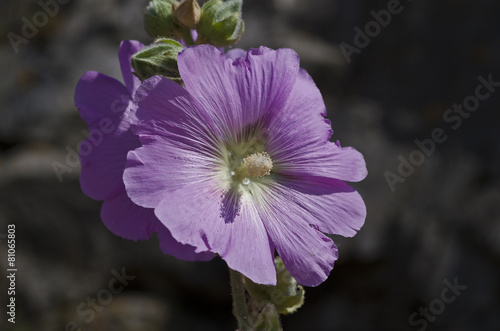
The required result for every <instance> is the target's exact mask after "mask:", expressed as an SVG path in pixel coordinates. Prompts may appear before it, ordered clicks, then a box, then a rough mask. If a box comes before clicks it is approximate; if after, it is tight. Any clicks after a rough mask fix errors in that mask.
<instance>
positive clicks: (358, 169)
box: [269, 137, 368, 182]
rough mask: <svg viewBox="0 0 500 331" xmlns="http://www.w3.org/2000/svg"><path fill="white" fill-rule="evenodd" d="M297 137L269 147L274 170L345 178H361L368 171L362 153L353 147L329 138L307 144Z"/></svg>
mask: <svg viewBox="0 0 500 331" xmlns="http://www.w3.org/2000/svg"><path fill="white" fill-rule="evenodd" d="M299 138H300V137H296V138H292V139H293V141H292V142H290V143H288V144H287V146H282V147H281V149H279V150H277V149H275V148H273V147H271V148H270V149H269V154H270V155H271V157H272V159H273V162H274V170H275V171H276V172H277V173H280V174H285V175H290V176H299V177H300V176H302V177H328V178H335V179H339V180H345V181H349V182H358V181H360V180H363V179H364V178H365V177H366V175H367V174H368V171H367V170H366V163H365V159H364V158H363V155H362V154H361V153H360V152H358V151H357V150H355V149H354V148H352V147H344V148H342V147H340V145H339V144H335V143H331V142H326V143H322V144H314V145H309V146H307V145H305V144H303V141H301V140H300V139H299Z"/></svg>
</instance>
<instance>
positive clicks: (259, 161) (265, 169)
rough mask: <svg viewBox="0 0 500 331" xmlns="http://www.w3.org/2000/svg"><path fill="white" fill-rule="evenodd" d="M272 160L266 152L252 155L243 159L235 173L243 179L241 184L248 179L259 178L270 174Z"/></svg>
mask: <svg viewBox="0 0 500 331" xmlns="http://www.w3.org/2000/svg"><path fill="white" fill-rule="evenodd" d="M272 169H273V160H271V157H270V156H269V154H267V153H266V152H259V153H253V154H250V155H248V156H247V157H245V158H244V159H243V160H242V161H241V163H240V165H239V166H238V168H237V169H236V173H237V174H238V175H239V176H240V177H241V178H243V181H242V182H243V184H245V182H247V183H248V179H250V178H260V177H264V176H267V175H270V174H271V170H272Z"/></svg>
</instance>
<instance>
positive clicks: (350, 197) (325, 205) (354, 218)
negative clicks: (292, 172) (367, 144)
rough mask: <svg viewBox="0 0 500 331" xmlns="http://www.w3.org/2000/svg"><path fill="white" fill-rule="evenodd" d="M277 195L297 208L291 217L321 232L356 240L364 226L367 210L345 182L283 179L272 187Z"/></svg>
mask: <svg viewBox="0 0 500 331" xmlns="http://www.w3.org/2000/svg"><path fill="white" fill-rule="evenodd" d="M272 186H273V194H275V195H279V196H280V199H282V200H283V201H287V203H290V204H294V205H296V206H297V208H295V209H294V210H293V211H294V212H296V213H297V214H291V213H289V215H290V217H292V215H293V217H294V218H296V219H300V220H303V221H304V222H306V223H308V224H310V225H314V226H316V227H317V228H318V229H319V230H321V231H323V232H326V233H330V234H338V235H342V236H344V237H352V236H354V235H355V234H356V232H357V231H358V230H359V229H360V228H361V227H362V226H363V224H364V222H365V218H366V206H365V203H364V202H363V199H362V198H361V196H360V195H359V193H358V192H356V191H355V190H354V189H353V188H352V187H350V186H349V185H348V184H346V183H345V182H343V181H340V180H337V179H330V178H322V177H286V176H280V177H278V178H277V179H276V182H275V183H273V184H272Z"/></svg>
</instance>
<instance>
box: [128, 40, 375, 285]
mask: <svg viewBox="0 0 500 331" xmlns="http://www.w3.org/2000/svg"><path fill="white" fill-rule="evenodd" d="M178 65H179V71H180V74H181V78H182V79H183V81H184V83H185V88H183V87H181V86H180V85H178V84H176V83H174V82H172V81H170V80H168V79H165V78H162V77H158V76H155V77H152V78H150V79H148V80H146V81H145V82H143V85H142V86H141V87H139V89H138V90H137V93H136V96H137V99H138V100H139V101H138V109H137V114H136V115H137V117H138V119H139V120H140V121H139V122H138V123H137V124H133V125H132V130H133V131H134V132H135V133H136V134H137V135H138V136H139V139H140V142H141V145H142V146H141V147H139V148H137V149H135V150H134V151H131V152H129V153H128V156H127V164H126V169H125V173H124V177H123V178H124V182H125V186H126V190H127V193H128V195H129V197H130V198H131V199H132V201H134V202H135V203H136V204H138V205H140V206H143V207H145V208H154V211H155V214H156V216H157V217H158V219H159V220H160V221H161V222H162V223H163V224H164V225H165V226H166V227H167V228H168V229H169V230H170V231H171V233H172V235H173V236H174V238H175V239H176V240H178V241H179V242H181V243H183V244H188V245H192V246H194V247H196V248H197V250H198V251H207V250H208V251H211V252H214V253H217V254H219V255H220V256H221V257H222V258H223V259H224V260H225V261H226V262H227V264H228V266H229V267H230V268H232V269H233V270H236V271H239V272H241V273H243V274H244V275H245V276H247V277H249V278H250V279H252V280H253V281H254V282H256V283H260V284H268V285H273V284H276V272H275V268H274V262H273V261H274V252H275V250H277V252H278V254H279V255H280V256H281V258H282V260H283V262H284V264H285V266H286V268H287V269H288V271H289V272H290V273H291V274H292V276H293V277H295V278H296V279H297V281H298V282H299V283H301V284H303V285H306V286H316V285H318V284H320V283H321V282H323V281H324V280H325V279H326V278H327V277H328V274H329V273H330V271H331V270H332V268H333V264H334V261H335V260H336V259H337V257H338V255H337V248H336V247H335V244H334V243H333V241H332V240H331V239H330V238H328V237H327V236H326V235H324V234H323V232H325V233H331V234H340V235H343V236H353V235H354V234H356V231H357V230H359V229H360V227H361V226H362V225H363V223H364V220H365V216H366V208H365V205H364V202H363V200H362V198H361V197H360V195H359V194H358V193H357V192H356V191H355V190H353V189H352V188H351V187H350V186H348V185H347V184H346V183H345V182H344V181H352V182H355V181H360V180H362V179H363V178H365V177H366V175H367V171H366V166H365V161H364V159H363V156H362V155H361V154H360V153H359V152H357V151H356V150H354V149H353V148H349V147H347V148H341V147H340V145H339V144H338V143H337V144H335V143H331V142H329V138H330V136H331V135H332V130H331V126H330V122H329V121H327V120H325V118H324V116H325V115H326V109H325V105H324V103H323V100H322V97H321V94H320V92H319V90H318V88H317V87H316V85H315V84H314V82H313V81H312V79H311V78H310V76H309V75H308V74H307V73H306V72H305V71H304V70H302V69H300V68H299V58H298V56H297V54H296V53H295V52H294V51H292V50H290V49H279V50H276V51H274V50H271V49H268V48H265V47H261V48H259V49H253V50H250V51H248V53H247V54H246V56H245V57H240V58H236V59H231V58H226V57H225V56H224V55H223V54H222V53H221V52H220V51H219V50H217V49H216V48H215V47H213V46H209V45H200V46H195V47H188V48H186V49H185V50H184V51H183V52H182V53H180V54H179V56H178Z"/></svg>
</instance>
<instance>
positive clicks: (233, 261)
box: [155, 181, 276, 285]
mask: <svg viewBox="0 0 500 331" xmlns="http://www.w3.org/2000/svg"><path fill="white" fill-rule="evenodd" d="M225 194H227V192H225V191H224V190H223V189H221V188H220V187H218V185H217V184H216V183H214V182H210V181H205V182H198V183H195V184H191V185H186V186H184V187H182V188H180V189H178V190H176V191H174V192H169V193H168V194H167V195H165V196H164V199H163V200H162V201H161V203H160V204H159V205H158V207H157V208H156V209H155V213H156V216H157V217H158V218H159V219H160V221H161V222H162V223H163V224H164V225H165V226H166V227H167V228H168V229H169V230H170V231H171V233H172V235H173V236H174V238H175V239H177V240H178V241H180V242H181V243H185V244H189V245H192V246H195V247H197V248H198V250H207V249H209V250H210V251H212V252H214V253H217V254H219V255H220V256H221V258H223V259H224V260H225V261H226V263H227V264H228V266H229V267H230V268H231V269H233V270H236V271H239V272H241V273H243V274H244V275H245V276H247V277H248V278H250V279H252V281H254V282H256V283H260V284H267V285H275V284H276V270H275V268H274V246H273V244H272V243H271V241H270V240H269V237H268V235H267V233H266V230H265V228H264V226H263V224H262V221H261V220H260V219H259V215H258V212H257V209H256V207H255V205H254V204H253V201H252V199H251V197H249V196H245V195H244V196H242V197H239V198H236V199H223V197H224V196H225ZM227 203H228V204H229V205H225V204H227Z"/></svg>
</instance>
